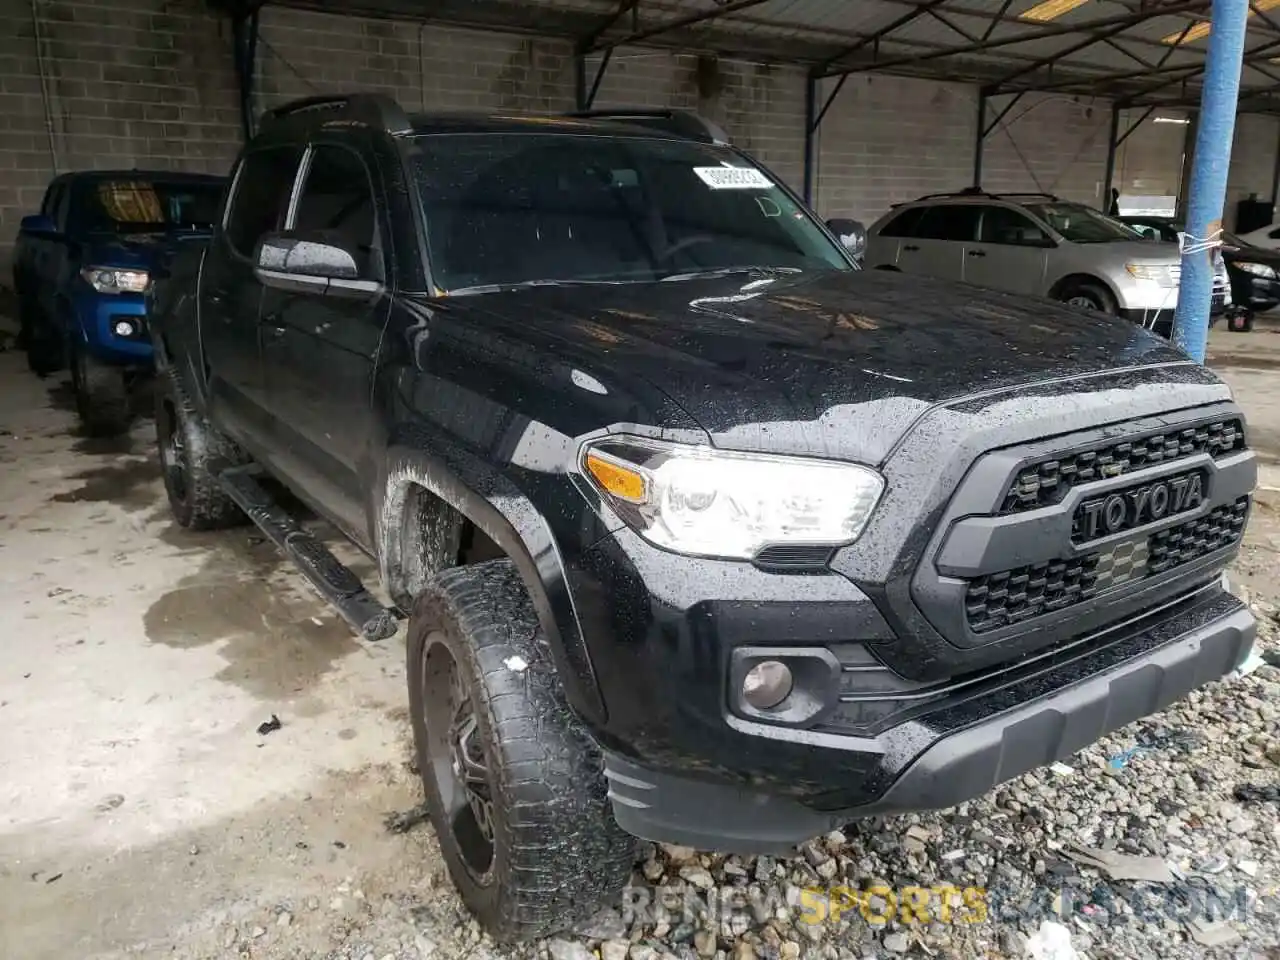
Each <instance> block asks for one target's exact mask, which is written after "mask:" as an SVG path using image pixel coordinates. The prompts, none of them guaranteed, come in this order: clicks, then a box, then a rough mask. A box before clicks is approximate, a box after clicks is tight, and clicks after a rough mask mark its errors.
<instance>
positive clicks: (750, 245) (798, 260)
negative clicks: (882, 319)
mask: <svg viewBox="0 0 1280 960" xmlns="http://www.w3.org/2000/svg"><path fill="white" fill-rule="evenodd" d="M417 145H418V150H417V151H416V153H415V158H414V163H415V171H416V175H417V180H418V186H419V191H420V195H421V198H422V204H423V212H424V214H425V219H426V229H427V246H428V250H429V253H430V256H431V266H432V273H433V279H434V282H435V285H436V286H437V287H438V288H440V289H442V290H449V291H460V290H462V289H465V288H468V287H488V286H490V285H510V284H517V283H532V282H537V281H560V282H620V281H646V280H661V279H664V278H670V279H683V278H686V277H689V276H698V275H701V274H703V273H708V272H714V271H720V270H736V269H745V268H762V269H779V268H784V269H785V268H789V269H792V270H848V269H852V267H851V266H850V265H849V262H848V260H846V259H845V257H844V255H843V253H842V252H841V250H840V249H839V248H838V247H837V246H836V245H835V244H834V243H833V242H832V241H831V240H830V239H829V238H828V237H827V235H826V234H825V233H824V232H823V231H822V229H821V228H820V227H819V226H818V224H817V223H816V222H814V220H813V219H812V218H811V217H810V216H809V214H808V213H806V212H805V211H804V210H803V209H801V207H800V205H799V204H798V203H796V202H795V201H794V200H792V199H791V197H790V196H788V194H787V193H786V192H785V191H784V190H783V189H782V188H780V187H779V186H778V185H777V184H776V183H774V182H773V181H772V180H771V179H770V178H769V177H768V176H767V175H766V174H765V173H764V172H763V171H762V170H760V169H758V168H757V167H754V166H751V165H750V164H749V162H748V161H746V160H744V159H743V158H742V157H741V156H739V155H738V154H736V153H734V152H733V151H731V150H729V149H726V148H724V147H716V146H712V145H710V144H699V143H689V142H685V141H670V140H658V139H648V138H645V137H634V138H631V137H586V136H566V135H557V134H527V133H517V134H489V133H485V134H451V135H436V136H426V137H422V138H420V139H419V140H418V141H417Z"/></svg>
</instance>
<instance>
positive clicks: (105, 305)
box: [13, 170, 224, 435]
mask: <svg viewBox="0 0 1280 960" xmlns="http://www.w3.org/2000/svg"><path fill="white" fill-rule="evenodd" d="M223 185H224V180H223V178H221V177H213V176H205V175H200V174H183V173H170V172H156V171H146V170H124V171H121V170H99V171H92V172H82V173H68V174H63V175H62V176H60V177H57V178H56V179H54V180H53V182H52V183H50V184H49V188H48V190H47V191H46V192H45V196H44V201H43V203H42V204H41V207H40V212H39V213H37V214H33V215H32V216H28V217H24V218H23V219H22V224H21V227H20V229H19V232H18V239H17V244H16V246H15V249H14V257H13V274H14V289H15V291H16V292H17V295H18V311H19V321H20V323H21V337H22V342H23V344H24V345H25V347H26V352H27V360H28V363H29V364H30V366H31V369H32V370H33V371H35V372H36V373H37V374H39V375H41V376H47V375H49V374H52V373H55V372H57V371H59V370H62V369H64V368H69V369H70V372H71V382H72V387H73V389H74V391H75V398H76V409H77V411H78V412H79V415H80V419H81V421H82V423H83V424H84V426H85V428H86V430H87V431H88V432H90V433H93V434H98V435H102V434H110V433H116V432H119V431H121V430H123V429H125V428H126V427H127V426H128V422H129V394H130V387H131V385H132V383H133V381H135V380H136V379H137V378H138V377H139V376H140V375H146V374H148V373H149V372H150V371H151V367H152V358H151V337H150V333H149V331H148V329H147V319H146V314H147V305H146V293H147V290H148V288H149V286H150V284H151V281H152V278H153V277H154V276H155V275H156V273H157V272H158V271H161V270H163V269H164V265H165V263H166V262H167V261H168V259H169V258H170V257H171V256H172V255H173V253H174V252H176V251H177V250H178V249H180V248H181V247H183V246H186V245H188V244H190V243H193V242H203V241H204V240H207V239H208V237H209V236H210V233H211V231H212V227H213V222H214V220H215V219H216V217H217V212H218V204H219V202H220V200H221V196H222V189H223Z"/></svg>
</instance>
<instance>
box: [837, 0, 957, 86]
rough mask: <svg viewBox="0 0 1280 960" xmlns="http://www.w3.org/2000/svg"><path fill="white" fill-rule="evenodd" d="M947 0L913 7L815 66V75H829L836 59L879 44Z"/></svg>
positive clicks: (938, 0) (932, 0)
mask: <svg viewBox="0 0 1280 960" xmlns="http://www.w3.org/2000/svg"><path fill="white" fill-rule="evenodd" d="M946 2H947V0H928V2H927V3H924V4H921V5H919V6H915V7H913V9H912V10H911V11H909V12H908V13H904V14H903V15H902V16H900V17H898V18H896V19H894V20H891V21H890V22H889V23H888V24H886V25H885V26H883V27H881V28H880V29H879V30H876V31H875V32H874V33H869V34H867V35H866V36H864V37H862V39H860V40H859V41H858V42H857V43H855V44H853V45H852V46H849V47H846V48H845V49H843V50H841V51H840V52H839V53H837V54H835V55H834V56H832V57H829V58H828V59H826V60H824V61H822V62H821V63H819V64H818V65H817V66H815V67H814V68H813V74H814V75H815V76H827V74H825V73H824V71H825V70H826V69H827V68H828V67H830V66H831V65H832V64H833V63H835V62H836V61H838V60H843V59H844V58H845V57H851V56H853V55H854V54H855V53H857V52H858V51H859V50H863V49H865V48H866V47H869V46H871V45H872V44H878V43H879V42H880V41H881V40H882V39H884V38H885V37H887V36H889V34H891V33H893V32H894V31H895V30H900V29H901V28H902V27H905V26H906V25H907V24H909V23H913V22H914V21H916V20H919V19H920V18H921V17H923V16H924V15H925V14H927V13H928V12H929V11H931V10H933V9H934V8H935V7H940V6H942V5H943V4H944V3H946Z"/></svg>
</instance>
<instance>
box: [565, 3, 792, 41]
mask: <svg viewBox="0 0 1280 960" xmlns="http://www.w3.org/2000/svg"><path fill="white" fill-rule="evenodd" d="M766 2H767V0H728V2H727V3H724V4H722V5H721V6H719V7H716V8H715V9H714V10H700V11H698V12H697V13H690V14H687V15H686V16H683V17H676V18H675V19H674V20H666V21H663V22H662V23H658V24H654V25H653V26H652V27H646V28H645V29H644V30H636V31H634V32H632V33H629V34H627V35H626V36H625V37H617V38H615V39H613V40H610V41H608V42H607V43H595V44H592V46H591V47H590V49H589V50H588V51H587V52H588V53H600V52H603V51H605V50H612V49H613V48H614V47H623V46H626V45H627V44H631V43H643V42H644V41H645V40H651V39H652V38H654V37H656V36H659V35H661V34H664V33H670V32H671V31H672V30H683V29H685V28H686V27H693V26H696V25H698V24H700V23H708V22H710V21H712V20H719V19H720V18H721V17H727V16H729V15H730V14H732V13H741V12H742V11H743V10H749V9H750V8H752V7H758V6H760V4H762V3H766Z"/></svg>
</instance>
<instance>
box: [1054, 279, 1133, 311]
mask: <svg viewBox="0 0 1280 960" xmlns="http://www.w3.org/2000/svg"><path fill="white" fill-rule="evenodd" d="M1058 299H1059V300H1061V301H1062V302H1063V303H1067V304H1070V303H1071V301H1072V300H1083V301H1087V302H1088V306H1087V307H1086V306H1085V305H1084V304H1083V303H1080V304H1078V306H1079V307H1081V308H1082V309H1087V310H1097V311H1098V312H1099V313H1111V314H1115V313H1119V312H1120V309H1119V306H1118V305H1117V304H1116V298H1115V297H1113V296H1112V295H1111V291H1110V290H1108V289H1107V288H1106V287H1104V286H1103V285H1102V284H1101V283H1096V282H1094V281H1090V280H1072V281H1070V282H1069V283H1065V284H1063V286H1062V289H1061V290H1059V291H1058Z"/></svg>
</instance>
